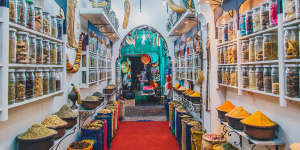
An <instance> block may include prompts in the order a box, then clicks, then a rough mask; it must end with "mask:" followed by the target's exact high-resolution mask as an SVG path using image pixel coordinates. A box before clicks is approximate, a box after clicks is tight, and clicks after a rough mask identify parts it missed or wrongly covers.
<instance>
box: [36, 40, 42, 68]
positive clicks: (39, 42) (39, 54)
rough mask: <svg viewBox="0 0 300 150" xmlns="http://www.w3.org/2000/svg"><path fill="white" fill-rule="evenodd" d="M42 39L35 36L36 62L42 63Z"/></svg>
mask: <svg viewBox="0 0 300 150" xmlns="http://www.w3.org/2000/svg"><path fill="white" fill-rule="evenodd" d="M42 56H43V39H42V38H36V60H35V62H36V64H43V59H42Z"/></svg>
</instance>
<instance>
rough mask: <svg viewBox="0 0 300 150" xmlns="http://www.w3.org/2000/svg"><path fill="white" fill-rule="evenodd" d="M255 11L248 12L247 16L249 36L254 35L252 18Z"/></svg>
mask: <svg viewBox="0 0 300 150" xmlns="http://www.w3.org/2000/svg"><path fill="white" fill-rule="evenodd" d="M252 14H253V11H252V10H249V11H247V15H246V31H247V35H249V34H251V33H253V18H252Z"/></svg>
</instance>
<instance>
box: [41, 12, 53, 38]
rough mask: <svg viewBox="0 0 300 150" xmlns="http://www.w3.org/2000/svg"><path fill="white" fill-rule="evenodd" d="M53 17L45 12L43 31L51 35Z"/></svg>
mask: <svg viewBox="0 0 300 150" xmlns="http://www.w3.org/2000/svg"><path fill="white" fill-rule="evenodd" d="M50 24H51V18H50V14H49V13H48V12H45V11H44V12H43V33H44V34H46V35H49V36H50V33H51V31H50V28H51V25H50Z"/></svg>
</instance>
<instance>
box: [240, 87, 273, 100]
mask: <svg viewBox="0 0 300 150" xmlns="http://www.w3.org/2000/svg"><path fill="white" fill-rule="evenodd" d="M241 89H242V90H243V91H247V92H252V93H257V94H262V95H268V96H272V97H278V98H279V95H277V94H273V93H267V92H264V91H258V90H251V89H246V88H241Z"/></svg>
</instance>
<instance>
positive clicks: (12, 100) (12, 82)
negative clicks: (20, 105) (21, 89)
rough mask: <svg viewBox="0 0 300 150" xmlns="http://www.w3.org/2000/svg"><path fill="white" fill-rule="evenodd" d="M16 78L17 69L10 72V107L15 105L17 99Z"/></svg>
mask: <svg viewBox="0 0 300 150" xmlns="http://www.w3.org/2000/svg"><path fill="white" fill-rule="evenodd" d="M15 84H16V78H15V69H9V70H8V105H11V104H14V103H15V99H16V89H15Z"/></svg>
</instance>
